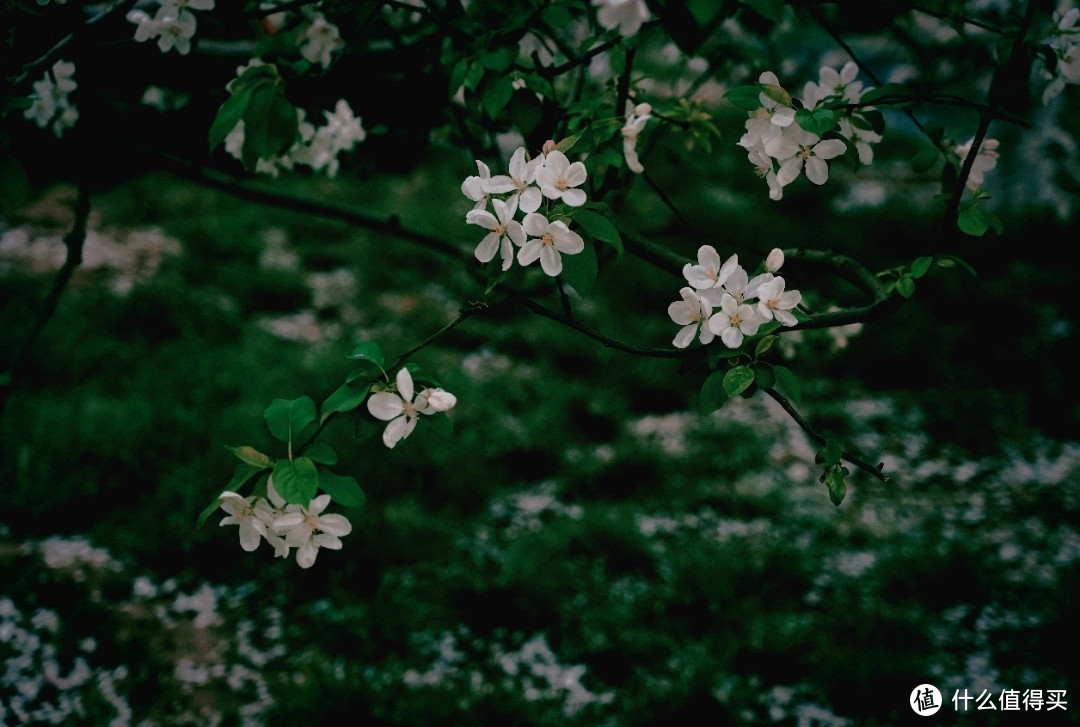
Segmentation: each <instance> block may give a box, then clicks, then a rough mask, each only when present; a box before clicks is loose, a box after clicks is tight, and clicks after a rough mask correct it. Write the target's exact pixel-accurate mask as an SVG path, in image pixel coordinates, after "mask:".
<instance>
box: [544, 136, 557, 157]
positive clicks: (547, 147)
mask: <svg viewBox="0 0 1080 727" xmlns="http://www.w3.org/2000/svg"><path fill="white" fill-rule="evenodd" d="M556 146H557V144H556V143H555V142H554V141H552V140H551V139H548V140H547V141H545V142H544V146H543V148H542V149H541V150H540V151H542V152H543V153H544V156H547V155H548V154H550V153H551V152H553V151H555V147H556Z"/></svg>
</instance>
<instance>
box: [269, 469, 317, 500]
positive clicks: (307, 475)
mask: <svg viewBox="0 0 1080 727" xmlns="http://www.w3.org/2000/svg"><path fill="white" fill-rule="evenodd" d="M274 489H275V490H277V491H278V494H279V495H281V496H282V497H283V498H285V501H286V502H292V503H296V504H297V505H303V506H304V507H307V505H308V503H309V502H311V498H313V497H315V493H316V492H318V490H319V471H318V470H317V469H315V463H314V462H312V461H311V460H310V459H308V458H307V457H297V458H296V459H291V460H289V459H279V460H278V461H277V464H275V465H274Z"/></svg>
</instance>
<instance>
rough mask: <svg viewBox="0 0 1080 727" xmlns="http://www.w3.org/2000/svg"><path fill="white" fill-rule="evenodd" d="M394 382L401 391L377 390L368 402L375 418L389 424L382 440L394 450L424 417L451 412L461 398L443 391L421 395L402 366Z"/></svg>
mask: <svg viewBox="0 0 1080 727" xmlns="http://www.w3.org/2000/svg"><path fill="white" fill-rule="evenodd" d="M394 383H395V386H396V388H397V391H377V392H375V393H374V394H372V395H371V396H369V397H368V400H367V408H368V411H369V412H371V415H372V416H373V417H375V418H376V419H381V420H382V421H384V422H389V424H387V425H386V429H385V430H383V436H382V440H383V444H385V445H386V446H387V447H389V448H390V449H393V448H394V446H395V445H396V444H397V443H398V442H400V441H401V440H402V439H405V438H406V437H407V436H409V435H410V434H412V432H413V430H414V429H415V428H416V422H417V421H419V419H420V415H421V414H426V415H429V416H430V415H432V414H438V413H440V412H445V411H450V410H451V409H453V408H454V405H455V404H457V397H455V396H454V395H453V394H451V393H450V392H449V391H446V390H444V389H441V388H425V389H424V390H423V391H421V392H420V393H418V394H417V393H416V389H415V386H414V385H413V380H412V374H411V373H409V370H408V369H407V368H404V367H402V368H401V370H399V371H398V372H397V376H396V377H395V379H394ZM414 394H415V398H414Z"/></svg>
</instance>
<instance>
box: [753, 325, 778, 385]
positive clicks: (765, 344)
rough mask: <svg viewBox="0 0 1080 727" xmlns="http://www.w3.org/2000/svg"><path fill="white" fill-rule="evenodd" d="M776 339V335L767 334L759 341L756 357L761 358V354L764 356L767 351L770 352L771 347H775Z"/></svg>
mask: <svg viewBox="0 0 1080 727" xmlns="http://www.w3.org/2000/svg"><path fill="white" fill-rule="evenodd" d="M776 339H777V337H776V336H765V337H764V338H762V339H761V340H760V341H758V342H757V345H756V346H755V347H754V358H760V357H761V356H764V355H765V354H766V353H768V352H769V349H771V348H772V347H773V344H774V343H776ZM765 388H769V387H765Z"/></svg>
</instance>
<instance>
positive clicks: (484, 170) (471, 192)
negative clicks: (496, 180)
mask: <svg viewBox="0 0 1080 727" xmlns="http://www.w3.org/2000/svg"><path fill="white" fill-rule="evenodd" d="M476 171H477V173H476V174H474V175H473V176H471V177H466V178H465V181H464V182H462V183H461V193H462V194H463V195H465V196H466V197H468V198H469V199H471V200H472V201H473V202H475V203H476V204H475V205H473V209H474V210H482V209H484V208H485V207H487V203H488V198H490V197H491V193H490V192H489V191H488V190H487V189H486V188H485V182H487V181H488V180H489V179H491V170H490V169H489V168H488V165H487V164H484V163H483V162H482V161H480V160H479V159H477V160H476Z"/></svg>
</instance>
